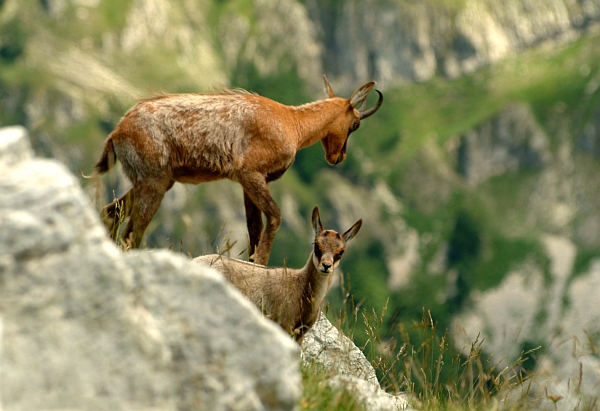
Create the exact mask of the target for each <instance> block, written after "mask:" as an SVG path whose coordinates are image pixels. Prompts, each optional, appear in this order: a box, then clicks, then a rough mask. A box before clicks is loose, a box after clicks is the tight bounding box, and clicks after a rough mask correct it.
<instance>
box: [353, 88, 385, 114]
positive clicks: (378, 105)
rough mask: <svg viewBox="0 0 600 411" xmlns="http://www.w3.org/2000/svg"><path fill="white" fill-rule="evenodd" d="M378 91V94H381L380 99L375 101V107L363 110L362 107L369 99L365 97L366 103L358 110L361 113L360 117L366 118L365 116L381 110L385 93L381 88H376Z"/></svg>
mask: <svg viewBox="0 0 600 411" xmlns="http://www.w3.org/2000/svg"><path fill="white" fill-rule="evenodd" d="M375 91H376V92H377V94H379V99H378V100H377V103H375V105H374V106H373V107H371V108H370V109H368V110H365V111H363V110H362V108H363V106H364V105H365V104H366V102H367V100H366V99H365V104H363V106H361V108H360V110H359V111H358V112H359V114H360V119H361V120H364V119H365V118H367V117H369V116H372V115H373V114H374V113H375V112H376V111H377V110H379V107H381V104H382V103H383V94H381V91H379V90H375Z"/></svg>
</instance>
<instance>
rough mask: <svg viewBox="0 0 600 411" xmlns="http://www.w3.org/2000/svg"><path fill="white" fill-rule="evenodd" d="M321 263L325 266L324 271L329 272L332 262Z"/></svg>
mask: <svg viewBox="0 0 600 411" xmlns="http://www.w3.org/2000/svg"><path fill="white" fill-rule="evenodd" d="M321 265H322V266H323V272H326V273H328V272H329V269H330V268H331V264H329V263H326V262H322V263H321Z"/></svg>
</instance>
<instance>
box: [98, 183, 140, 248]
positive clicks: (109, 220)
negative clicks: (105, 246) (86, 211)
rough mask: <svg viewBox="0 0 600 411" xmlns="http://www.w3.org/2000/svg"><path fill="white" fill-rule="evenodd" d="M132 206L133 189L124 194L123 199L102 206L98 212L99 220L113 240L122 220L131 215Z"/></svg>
mask: <svg viewBox="0 0 600 411" xmlns="http://www.w3.org/2000/svg"><path fill="white" fill-rule="evenodd" d="M132 205H133V189H131V190H129V191H128V192H127V193H125V195H124V196H123V197H121V198H118V199H115V200H114V201H113V202H112V203H110V204H108V205H106V206H104V207H103V208H102V211H100V218H101V219H102V222H103V223H104V225H105V226H106V228H107V230H108V231H109V233H110V236H111V237H112V239H113V240H116V239H117V232H118V231H119V226H120V225H121V223H122V222H123V220H125V219H126V218H127V217H129V216H130V215H131V207H132Z"/></svg>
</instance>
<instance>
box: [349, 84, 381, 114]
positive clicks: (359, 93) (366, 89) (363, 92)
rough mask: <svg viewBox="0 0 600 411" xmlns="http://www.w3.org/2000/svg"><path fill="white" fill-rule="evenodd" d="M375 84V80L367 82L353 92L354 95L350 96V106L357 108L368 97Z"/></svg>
mask: <svg viewBox="0 0 600 411" xmlns="http://www.w3.org/2000/svg"><path fill="white" fill-rule="evenodd" d="M374 86H375V82H374V81H371V82H370V83H367V84H365V85H364V86H362V87H359V88H358V89H357V90H356V91H355V92H354V93H353V94H352V97H350V98H349V100H350V106H351V107H352V108H356V106H358V105H359V104H360V103H361V102H362V101H363V100H364V99H366V98H367V96H368V95H369V93H370V92H371V90H372V89H373V87H374Z"/></svg>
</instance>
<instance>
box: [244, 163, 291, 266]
mask: <svg viewBox="0 0 600 411" xmlns="http://www.w3.org/2000/svg"><path fill="white" fill-rule="evenodd" d="M238 181H239V182H240V184H241V185H242V187H244V192H245V193H246V194H248V197H250V200H252V202H253V203H254V204H255V205H256V206H257V207H258V208H259V209H260V211H262V212H263V213H264V214H265V217H266V220H267V224H266V227H265V230H264V231H263V232H262V233H261V235H260V239H259V241H258V246H257V247H256V252H255V253H254V262H255V263H256V264H262V265H267V263H268V262H269V255H270V254H271V247H272V246H273V240H274V239H275V234H277V230H278V229H279V226H280V225H281V210H280V209H279V206H278V205H277V203H276V202H275V200H273V197H271V193H270V192H269V186H268V185H267V181H266V179H265V176H263V175H262V174H260V173H245V174H244V175H242V176H238Z"/></svg>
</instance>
